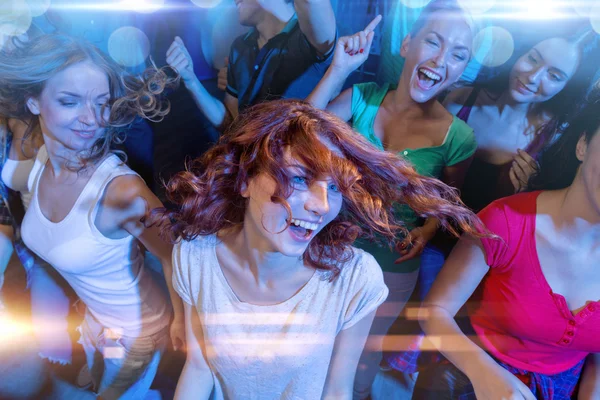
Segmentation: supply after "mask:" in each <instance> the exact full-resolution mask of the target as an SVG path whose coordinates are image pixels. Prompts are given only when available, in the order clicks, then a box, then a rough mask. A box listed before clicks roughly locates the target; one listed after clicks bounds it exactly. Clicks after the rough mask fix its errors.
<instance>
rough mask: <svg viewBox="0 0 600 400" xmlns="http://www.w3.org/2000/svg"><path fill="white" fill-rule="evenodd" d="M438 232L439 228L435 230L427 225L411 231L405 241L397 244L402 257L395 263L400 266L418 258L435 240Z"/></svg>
mask: <svg viewBox="0 0 600 400" xmlns="http://www.w3.org/2000/svg"><path fill="white" fill-rule="evenodd" d="M436 231H437V226H436V228H435V229H432V228H430V227H428V226H425V225H424V226H420V227H418V228H415V229H413V230H412V231H410V232H409V233H408V235H406V237H405V238H404V240H403V241H401V242H399V243H398V244H396V251H397V252H398V253H400V254H401V255H402V257H400V258H398V259H397V260H396V261H394V264H400V263H402V262H404V261H407V260H410V259H411V258H415V257H418V256H419V255H420V254H421V253H422V252H423V249H424V248H425V245H426V244H427V242H429V241H430V240H431V239H433V236H434V235H435V232H436Z"/></svg>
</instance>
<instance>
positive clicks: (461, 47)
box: [429, 31, 469, 51]
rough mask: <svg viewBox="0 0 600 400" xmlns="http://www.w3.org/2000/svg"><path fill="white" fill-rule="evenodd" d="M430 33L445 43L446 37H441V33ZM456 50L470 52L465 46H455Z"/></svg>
mask: <svg viewBox="0 0 600 400" xmlns="http://www.w3.org/2000/svg"><path fill="white" fill-rule="evenodd" d="M429 33H432V34H434V35H435V36H437V38H438V39H439V40H440V41H441V42H444V37H443V36H442V35H440V34H439V33H437V32H436V31H430V32H429ZM454 49H455V50H465V51H469V48H468V47H467V46H465V45H462V44H461V45H458V46H454Z"/></svg>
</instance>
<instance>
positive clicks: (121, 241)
mask: <svg viewBox="0 0 600 400" xmlns="http://www.w3.org/2000/svg"><path fill="white" fill-rule="evenodd" d="M30 71H35V72H34V73H31V74H30V75H29V76H27V73H29V72H30ZM172 81H173V80H172V79H170V78H168V77H167V76H166V74H164V72H162V71H157V70H149V71H148V72H147V73H146V74H145V76H144V80H142V79H140V78H134V77H132V76H127V75H126V74H125V72H124V71H123V70H122V69H121V68H120V67H119V66H117V65H116V64H115V63H114V61H112V60H111V59H110V58H109V57H107V56H106V55H104V54H103V53H102V52H100V51H99V50H98V49H97V48H96V47H94V46H92V45H91V44H89V43H87V42H84V41H80V40H76V39H73V38H71V37H68V36H65V35H56V34H53V35H44V36H41V37H39V38H36V39H34V40H32V41H31V42H30V43H28V44H27V45H26V46H24V47H23V48H22V49H20V50H19V51H18V52H17V53H16V54H13V55H11V57H10V58H8V57H2V56H0V84H2V85H6V86H8V88H9V89H10V90H9V91H7V92H6V93H7V94H2V95H0V114H3V115H9V116H11V117H15V118H20V119H29V118H33V119H37V120H39V124H40V127H41V132H42V136H43V139H44V143H45V146H43V147H42V148H41V149H40V151H39V152H38V154H37V159H36V163H35V165H34V167H33V170H32V173H31V175H30V177H29V184H28V186H29V190H31V191H32V194H33V196H32V201H31V205H30V207H29V209H28V211H27V213H26V215H25V219H24V221H23V239H24V241H25V244H26V245H27V246H28V247H29V248H31V249H32V250H33V251H34V252H36V253H37V254H38V255H39V256H40V257H42V258H43V259H44V260H46V261H48V262H49V263H50V264H51V265H52V266H53V267H54V268H55V269H56V270H57V271H58V272H59V273H60V274H61V275H62V276H63V277H64V278H65V280H66V281H67V282H68V283H69V284H70V285H71V287H72V288H73V289H74V290H75V292H76V293H77V295H78V296H79V297H80V298H81V299H82V300H83V302H84V303H85V304H86V306H87V311H86V316H85V319H84V321H83V324H82V325H81V327H80V328H79V330H80V332H81V339H80V343H81V344H82V345H83V347H84V350H85V352H86V357H87V361H88V366H89V368H90V371H91V374H92V381H93V384H94V385H93V386H94V390H95V391H96V392H97V393H98V394H99V396H100V397H101V398H102V399H139V398H143V397H144V396H145V393H146V392H148V390H149V387H150V385H151V383H152V380H153V378H154V375H155V373H156V369H157V366H158V362H159V360H160V357H161V355H162V353H163V351H164V349H165V346H166V342H167V340H168V334H169V322H170V318H171V315H172V312H171V307H170V305H169V303H168V299H167V296H166V295H164V294H163V292H162V291H161V290H160V288H159V287H158V285H157V284H156V283H155V281H154V280H153V279H152V277H151V275H150V274H149V272H148V271H144V268H143V252H142V251H141V248H142V247H144V248H146V249H147V250H148V251H150V252H151V253H153V254H154V255H155V256H156V257H157V258H158V259H159V260H160V261H161V262H162V264H163V268H164V270H165V276H166V278H167V283H168V286H169V288H171V284H170V280H171V279H170V278H171V271H172V268H171V251H172V246H171V245H170V244H168V243H167V242H165V241H163V240H162V239H161V238H160V237H159V233H158V229H157V228H148V227H147V226H146V225H145V224H144V223H143V222H142V221H143V220H144V217H145V216H147V215H148V213H149V211H150V210H152V209H153V208H156V207H160V206H162V205H161V203H160V201H159V200H158V199H157V198H156V196H155V195H154V194H153V193H152V192H151V191H150V190H149V189H148V187H147V186H146V185H145V183H144V182H143V181H142V179H141V178H140V177H139V176H137V175H136V174H135V173H134V172H133V171H131V170H130V169H129V168H128V167H127V166H125V164H124V163H123V162H122V160H120V159H119V157H118V156H117V155H115V154H114V153H112V152H111V150H110V146H111V144H112V142H113V141H114V140H115V138H116V137H117V136H118V134H119V133H120V131H119V128H123V127H127V126H128V125H129V124H131V123H132V122H133V121H134V120H135V118H136V117H138V116H141V117H146V118H149V119H160V118H162V117H163V116H164V115H165V114H166V112H167V106H166V104H165V103H163V102H161V100H160V99H159V98H158V97H157V95H158V94H160V93H161V92H162V90H163V89H164V88H165V86H166V85H169V84H170V83H172ZM19 95H20V96H19ZM13 96H14V97H13ZM9 97H10V98H9ZM15 104H16V106H15ZM22 110H27V112H26V113H25V115H22V114H21V115H20V114H19V112H21V113H23V111H22ZM173 305H174V308H175V317H174V321H173V324H172V327H171V336H172V340H173V344H174V345H176V346H177V345H179V346H181V345H182V344H183V339H184V336H183V335H184V333H183V316H182V308H183V306H182V304H181V301H180V300H179V299H178V298H177V297H175V298H174V299H173ZM180 310H181V311H180ZM98 355H100V356H101V357H98Z"/></svg>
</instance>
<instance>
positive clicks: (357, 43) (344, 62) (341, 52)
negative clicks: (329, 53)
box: [331, 15, 381, 76]
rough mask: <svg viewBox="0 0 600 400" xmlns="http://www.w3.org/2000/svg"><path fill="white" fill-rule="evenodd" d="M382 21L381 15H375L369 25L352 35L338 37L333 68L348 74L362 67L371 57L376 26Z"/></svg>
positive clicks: (332, 63)
mask: <svg viewBox="0 0 600 400" xmlns="http://www.w3.org/2000/svg"><path fill="white" fill-rule="evenodd" d="M380 21H381V15H378V16H376V17H375V19H374V20H373V21H371V22H370V23H369V25H367V27H366V28H365V29H364V30H362V31H360V32H357V33H355V34H354V35H351V36H343V37H341V38H339V39H338V42H337V45H336V47H335V53H334V55H333V61H332V62H331V68H332V69H334V70H337V71H339V72H340V73H341V74H343V75H345V76H348V75H350V73H352V71H354V70H356V69H357V68H358V67H360V66H361V65H362V64H363V63H364V62H365V61H366V60H367V58H368V57H369V52H370V51H371V44H372V43H373V37H374V36H375V32H374V31H375V28H376V27H377V25H378V24H379V22H380Z"/></svg>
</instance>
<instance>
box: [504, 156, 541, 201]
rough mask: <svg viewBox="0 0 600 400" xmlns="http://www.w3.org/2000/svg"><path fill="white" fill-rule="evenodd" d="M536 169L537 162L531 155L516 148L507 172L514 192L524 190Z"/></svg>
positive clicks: (537, 167) (537, 168)
mask: <svg viewBox="0 0 600 400" xmlns="http://www.w3.org/2000/svg"><path fill="white" fill-rule="evenodd" d="M538 170H539V166H538V163H537V161H535V159H534V158H533V157H531V156H530V155H529V154H527V152H525V151H523V150H521V149H519V150H517V155H515V158H514V160H513V162H512V165H511V167H510V171H509V173H508V175H509V177H510V181H511V182H512V184H513V187H514V188H515V193H518V192H521V191H523V190H525V189H526V188H527V183H528V182H529V178H531V176H532V175H534V174H536V173H537V172H538Z"/></svg>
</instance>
